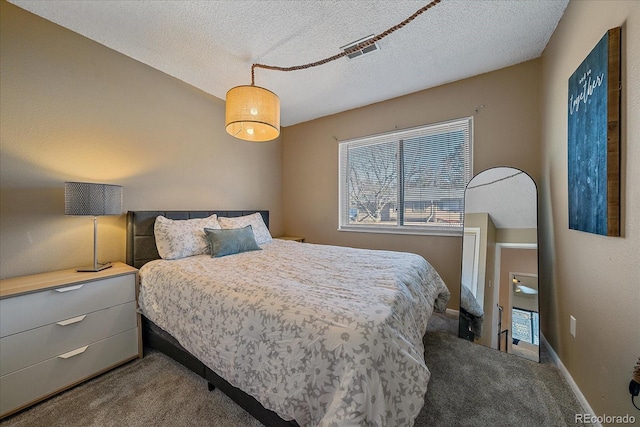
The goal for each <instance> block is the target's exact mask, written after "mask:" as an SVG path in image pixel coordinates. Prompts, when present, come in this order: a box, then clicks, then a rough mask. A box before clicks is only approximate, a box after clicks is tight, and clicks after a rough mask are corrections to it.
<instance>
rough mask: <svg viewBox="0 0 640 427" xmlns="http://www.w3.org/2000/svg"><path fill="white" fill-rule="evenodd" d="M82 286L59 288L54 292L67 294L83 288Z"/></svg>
mask: <svg viewBox="0 0 640 427" xmlns="http://www.w3.org/2000/svg"><path fill="white" fill-rule="evenodd" d="M83 286H84V285H75V286H67V287H66V288H59V289H56V290H55V291H56V292H69V291H75V290H76V289H80V288H81V287H83Z"/></svg>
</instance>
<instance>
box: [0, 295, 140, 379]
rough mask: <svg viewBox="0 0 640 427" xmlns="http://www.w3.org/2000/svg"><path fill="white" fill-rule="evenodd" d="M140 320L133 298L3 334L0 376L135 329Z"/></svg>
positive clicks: (0, 339) (0, 341)
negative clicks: (56, 320)
mask: <svg viewBox="0 0 640 427" xmlns="http://www.w3.org/2000/svg"><path fill="white" fill-rule="evenodd" d="M137 324H138V318H137V314H136V303H135V301H131V302H128V303H125V304H120V305H116V306H114V307H109V308H105V309H103V310H98V311H94V312H93V313H89V314H83V315H81V316H77V317H72V318H71V319H66V320H64V321H61V322H58V323H52V324H50V325H47V326H42V327H40V328H36V329H30V330H28V331H25V332H20V333H18V334H13V335H9V336H7V337H4V338H0V376H2V375H6V374H9V373H11V372H13V371H17V370H18V369H22V368H26V367H27V366H30V365H34V364H36V363H39V362H42V361H43V360H47V359H50V358H52V357H54V356H57V355H58V354H63V353H65V352H67V351H71V350H74V349H76V348H78V347H82V346H83V345H87V344H91V343H94V342H96V341H100V340H102V339H105V338H107V337H110V336H112V335H116V334H119V333H120V332H124V331H126V330H128V329H133V328H135V327H136V326H137Z"/></svg>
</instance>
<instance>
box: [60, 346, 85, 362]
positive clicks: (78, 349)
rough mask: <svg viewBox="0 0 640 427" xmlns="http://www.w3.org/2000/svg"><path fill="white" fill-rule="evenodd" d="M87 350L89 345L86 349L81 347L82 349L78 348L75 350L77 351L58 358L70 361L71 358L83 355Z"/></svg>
mask: <svg viewBox="0 0 640 427" xmlns="http://www.w3.org/2000/svg"><path fill="white" fill-rule="evenodd" d="M87 348H89V346H88V345H85V346H84V347H80V348H77V349H75V350H71V351H70V352H68V353H65V354H61V355H60V356H58V357H59V358H60V359H68V358H70V357H73V356H77V355H78V354H82V353H84V351H85V350H86V349H87Z"/></svg>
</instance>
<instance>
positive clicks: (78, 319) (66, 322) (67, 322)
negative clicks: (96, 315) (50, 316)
mask: <svg viewBox="0 0 640 427" xmlns="http://www.w3.org/2000/svg"><path fill="white" fill-rule="evenodd" d="M85 317H87V315H86V314H83V315H82V316H78V317H74V318H72V319H67V320H61V321H60V322H56V325H60V326H67V325H72V324H74V323H78V322H82V321H83V320H84V318H85Z"/></svg>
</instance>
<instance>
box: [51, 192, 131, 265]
mask: <svg viewBox="0 0 640 427" xmlns="http://www.w3.org/2000/svg"><path fill="white" fill-rule="evenodd" d="M64 213H65V215H89V216H93V265H90V266H87V267H81V268H78V270H77V271H100V270H104V269H105V268H109V267H111V263H110V262H108V263H105V264H99V263H98V216H99V215H120V214H122V186H120V185H109V184H93V183H88V182H65V183H64Z"/></svg>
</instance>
